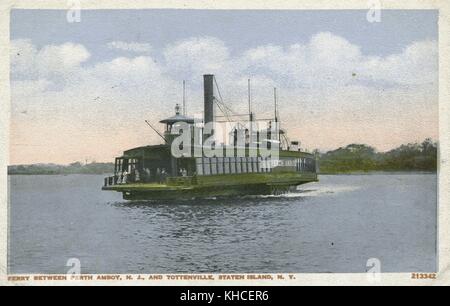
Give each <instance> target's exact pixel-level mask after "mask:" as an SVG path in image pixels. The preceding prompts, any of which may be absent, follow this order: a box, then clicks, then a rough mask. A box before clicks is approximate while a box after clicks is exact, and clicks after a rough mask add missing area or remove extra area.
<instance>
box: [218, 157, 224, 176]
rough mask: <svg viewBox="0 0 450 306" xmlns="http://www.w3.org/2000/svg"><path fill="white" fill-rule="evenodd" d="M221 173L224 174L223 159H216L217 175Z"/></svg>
mask: <svg viewBox="0 0 450 306" xmlns="http://www.w3.org/2000/svg"><path fill="white" fill-rule="evenodd" d="M223 173H224V169H223V157H218V158H217V174H223Z"/></svg>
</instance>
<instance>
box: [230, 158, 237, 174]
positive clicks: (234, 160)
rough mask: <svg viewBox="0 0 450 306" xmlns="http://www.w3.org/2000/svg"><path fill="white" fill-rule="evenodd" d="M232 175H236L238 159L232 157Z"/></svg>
mask: <svg viewBox="0 0 450 306" xmlns="http://www.w3.org/2000/svg"><path fill="white" fill-rule="evenodd" d="M230 173H236V158H235V157H230Z"/></svg>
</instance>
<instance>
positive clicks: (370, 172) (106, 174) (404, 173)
mask: <svg viewBox="0 0 450 306" xmlns="http://www.w3.org/2000/svg"><path fill="white" fill-rule="evenodd" d="M414 174H437V172H435V171H369V172H348V173H347V172H342V173H318V175H319V176H356V175H414ZM58 175H59V176H71V175H105V176H110V175H113V173H8V176H58Z"/></svg>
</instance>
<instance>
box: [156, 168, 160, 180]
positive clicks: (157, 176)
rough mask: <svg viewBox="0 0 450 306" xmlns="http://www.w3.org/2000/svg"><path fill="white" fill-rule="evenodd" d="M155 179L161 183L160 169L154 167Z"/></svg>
mask: <svg viewBox="0 0 450 306" xmlns="http://www.w3.org/2000/svg"><path fill="white" fill-rule="evenodd" d="M156 181H157V182H158V183H160V184H161V170H160V169H159V168H158V169H156Z"/></svg>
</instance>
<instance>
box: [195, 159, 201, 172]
mask: <svg viewBox="0 0 450 306" xmlns="http://www.w3.org/2000/svg"><path fill="white" fill-rule="evenodd" d="M195 164H196V166H197V175H203V159H202V158H196V159H195Z"/></svg>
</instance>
